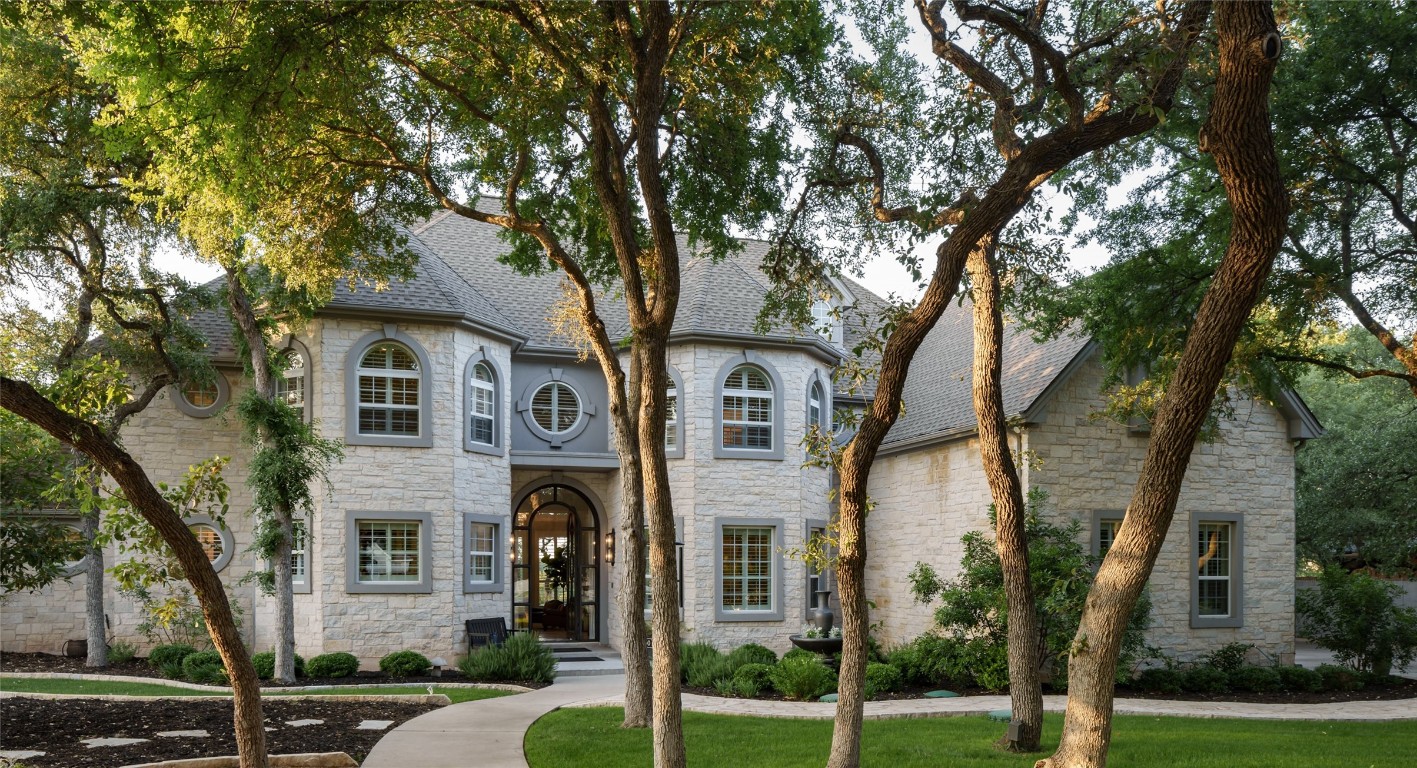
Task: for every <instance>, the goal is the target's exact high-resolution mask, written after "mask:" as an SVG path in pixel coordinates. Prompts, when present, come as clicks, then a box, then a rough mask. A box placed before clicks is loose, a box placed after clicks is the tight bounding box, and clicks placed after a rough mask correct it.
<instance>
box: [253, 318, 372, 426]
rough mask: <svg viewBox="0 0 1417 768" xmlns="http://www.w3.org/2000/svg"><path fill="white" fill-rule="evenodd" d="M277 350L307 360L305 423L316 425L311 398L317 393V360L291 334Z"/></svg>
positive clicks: (273, 374) (308, 349) (287, 335)
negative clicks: (291, 353)
mask: <svg viewBox="0 0 1417 768" xmlns="http://www.w3.org/2000/svg"><path fill="white" fill-rule="evenodd" d="M277 348H278V349H279V350H280V351H282V352H285V351H290V352H294V353H295V354H297V355H300V356H301V357H302V358H304V360H305V423H306V424H314V423H315V404H314V402H313V401H312V400H311V396H312V395H314V393H315V358H313V357H311V356H310V348H309V347H307V346H305V343H304V342H302V341H301V340H300V339H297V338H295V336H294V335H292V334H289V333H287V334H286V335H285V338H283V339H281V340H280V345H279V346H278V347H277ZM356 367H358V366H356ZM271 375H272V376H275V375H277V372H275V371H272V372H271Z"/></svg>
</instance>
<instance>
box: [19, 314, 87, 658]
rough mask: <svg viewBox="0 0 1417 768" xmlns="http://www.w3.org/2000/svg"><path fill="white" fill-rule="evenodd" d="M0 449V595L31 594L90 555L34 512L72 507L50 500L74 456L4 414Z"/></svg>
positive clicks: (66, 531)
mask: <svg viewBox="0 0 1417 768" xmlns="http://www.w3.org/2000/svg"><path fill="white" fill-rule="evenodd" d="M3 336H4V334H0V339H2V338H3ZM6 349H7V350H9V349H13V347H11V346H10V345H8V344H7V345H6ZM5 368H6V369H7V370H8V369H11V368H12V366H11V365H9V364H7V365H6V366H5ZM0 445H4V446H5V450H4V451H0V595H3V594H4V593H9V592H33V591H36V590H40V589H43V588H45V587H47V586H49V585H50V584H52V583H54V582H55V581H58V580H59V579H66V576H65V573H66V572H67V568H66V567H65V566H66V564H67V563H71V562H74V561H76V560H79V559H81V558H83V557H85V556H86V555H87V554H88V547H86V546H84V545H83V541H82V540H80V539H76V538H75V537H74V536H73V533H74V529H73V528H71V527H69V526H68V525H66V524H63V523H56V522H54V521H53V520H50V519H48V518H46V517H44V516H42V515H37V514H35V513H36V512H38V511H39V510H41V509H44V508H60V509H74V506H75V505H74V504H73V503H69V504H64V503H62V502H58V504H57V506H56V502H57V501H58V500H56V499H55V498H54V491H55V490H56V486H57V485H58V483H56V479H57V478H62V477H64V476H65V475H67V474H69V472H68V470H69V464H70V462H71V461H72V458H73V457H72V456H71V455H70V454H69V453H68V452H67V451H65V450H64V449H63V447H62V446H61V445H60V444H59V442H58V441H57V440H55V439H54V438H52V437H50V436H49V435H47V434H45V433H44V431H43V430H41V429H39V428H38V427H36V426H34V425H33V424H30V423H29V422H27V421H25V420H23V419H21V418H19V417H17V416H15V415H14V414H12V413H8V412H4V411H0ZM59 487H60V488H62V486H59ZM100 567H101V566H100ZM66 580H67V579H66ZM0 599H3V598H0ZM91 666H92V665H91Z"/></svg>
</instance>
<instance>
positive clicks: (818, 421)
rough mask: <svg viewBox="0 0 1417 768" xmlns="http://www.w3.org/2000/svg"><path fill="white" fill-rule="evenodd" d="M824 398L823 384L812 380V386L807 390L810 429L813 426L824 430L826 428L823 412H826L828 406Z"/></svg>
mask: <svg viewBox="0 0 1417 768" xmlns="http://www.w3.org/2000/svg"><path fill="white" fill-rule="evenodd" d="M822 400H823V398H822V385H821V384H819V383H817V382H815V381H814V382H812V388H811V389H809V390H808V391H807V427H808V429H810V428H812V427H813V426H816V427H817V428H818V429H822V430H825V429H826V423H825V422H824V421H823V420H822V414H823V413H824V412H825V410H826V408H825V406H824V405H823V402H822Z"/></svg>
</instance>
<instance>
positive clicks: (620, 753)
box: [526, 707, 1417, 768]
mask: <svg viewBox="0 0 1417 768" xmlns="http://www.w3.org/2000/svg"><path fill="white" fill-rule="evenodd" d="M622 716H623V713H622V711H621V710H620V709H618V708H613V707H599V708H594V709H563V710H559V711H556V712H552V713H551V714H549V715H546V716H545V717H543V718H541V719H540V720H538V721H537V722H536V724H535V725H533V726H532V728H531V731H530V732H528V733H527V736H526V755H527V761H528V762H529V763H530V765H531V766H532V768H578V767H579V766H585V767H586V768H616V766H635V767H636V768H639V767H640V766H645V765H649V764H650V762H651V755H650V732H649V731H648V730H635V731H627V730H624V729H622V728H620V720H621V717H622ZM1061 726H1062V716H1061V715H1049V716H1048V717H1047V721H1046V724H1045V726H1044V727H1045V731H1044V733H1045V736H1047V739H1046V744H1045V746H1046V747H1048V749H1049V751H1050V752H1051V750H1052V747H1054V746H1056V744H1057V738H1058V731H1059V728H1060V727H1061ZM1002 728H1003V726H1002V725H1001V724H999V723H994V722H990V721H989V720H987V719H986V718H983V717H947V718H929V719H909V720H872V721H867V723H866V727H865V731H864V735H863V741H862V744H863V748H862V760H861V762H862V765H865V766H880V767H881V768H911V767H912V766H922V767H923V766H929V767H930V768H939V766H951V767H955V768H963V767H966V766H1011V767H1016V768H1026V767H1027V766H1032V765H1033V762H1034V761H1035V760H1037V759H1038V758H1040V757H1043V756H1044V755H1046V754H1047V753H1046V752H1045V753H1042V754H1037V755H1012V754H1008V753H1004V752H1000V751H998V750H995V749H994V748H993V746H992V742H993V740H994V739H996V738H998V737H999V736H1000V735H1002ZM831 729H832V724H831V722H830V721H827V720H781V719H771V718H757V717H727V716H723V715H702V714H697V713H693V712H686V713H685V714H684V737H685V741H686V742H687V745H688V750H689V755H688V757H689V765H692V766H694V768H710V767H711V766H764V767H767V766H771V767H772V768H792V767H793V766H802V768H818V766H821V765H823V764H824V763H825V762H826V758H827V752H828V751H829V750H830V747H831ZM1113 734H1114V737H1113V741H1112V750H1111V753H1110V755H1109V759H1108V763H1107V764H1108V766H1110V768H1125V767H1126V766H1180V767H1182V768H1211V767H1212V766H1213V767H1214V768H1250V767H1251V766H1253V767H1256V768H1258V767H1259V766H1284V768H1291V767H1292V766H1305V768H1376V767H1378V766H1394V768H1396V767H1397V766H1413V765H1417V723H1414V722H1399V723H1335V722H1315V721H1297V722H1277V721H1267V720H1217V719H1201V718H1180V717H1142V716H1121V717H1117V718H1116V720H1115V723H1114V727H1113Z"/></svg>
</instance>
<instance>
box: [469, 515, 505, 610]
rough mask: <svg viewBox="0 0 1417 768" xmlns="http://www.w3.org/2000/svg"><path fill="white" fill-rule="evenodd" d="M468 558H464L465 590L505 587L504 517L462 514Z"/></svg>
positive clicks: (487, 589)
mask: <svg viewBox="0 0 1417 768" xmlns="http://www.w3.org/2000/svg"><path fill="white" fill-rule="evenodd" d="M463 530H464V531H465V534H464V536H465V542H466V551H467V558H466V560H465V561H464V562H463V569H464V570H463V591H464V592H501V591H502V551H503V550H502V518H500V517H494V516H489V515H470V514H469V515H463Z"/></svg>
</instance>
